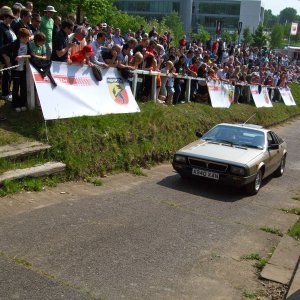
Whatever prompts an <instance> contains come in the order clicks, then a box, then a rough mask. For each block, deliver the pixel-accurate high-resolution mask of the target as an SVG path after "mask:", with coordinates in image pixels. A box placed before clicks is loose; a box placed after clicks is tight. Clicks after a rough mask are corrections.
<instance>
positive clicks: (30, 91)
mask: <svg viewBox="0 0 300 300" xmlns="http://www.w3.org/2000/svg"><path fill="white" fill-rule="evenodd" d="M26 84H27V105H28V109H30V110H33V109H35V92H34V80H33V75H32V72H31V69H30V64H29V61H28V60H27V62H26Z"/></svg>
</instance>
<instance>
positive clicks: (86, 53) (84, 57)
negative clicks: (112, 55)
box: [70, 45, 95, 66]
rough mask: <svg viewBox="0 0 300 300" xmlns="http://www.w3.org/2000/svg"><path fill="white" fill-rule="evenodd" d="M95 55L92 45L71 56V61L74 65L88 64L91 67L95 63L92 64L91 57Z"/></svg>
mask: <svg viewBox="0 0 300 300" xmlns="http://www.w3.org/2000/svg"><path fill="white" fill-rule="evenodd" d="M93 54H95V52H94V51H93V47H92V46H91V45H86V46H84V47H83V48H82V49H81V50H79V51H78V52H75V53H73V54H72V55H71V56H70V60H71V61H72V63H81V64H83V63H87V64H88V65H89V66H92V65H93V63H92V62H90V57H91V56H92V55H93Z"/></svg>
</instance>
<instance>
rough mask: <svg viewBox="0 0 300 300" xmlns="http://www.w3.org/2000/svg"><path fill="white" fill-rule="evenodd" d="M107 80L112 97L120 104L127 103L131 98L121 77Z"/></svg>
mask: <svg viewBox="0 0 300 300" xmlns="http://www.w3.org/2000/svg"><path fill="white" fill-rule="evenodd" d="M106 82H107V84H108V88H109V93H110V95H111V97H112V99H113V100H114V101H115V102H116V103H118V104H121V105H127V104H128V102H129V98H128V94H127V91H126V89H125V85H124V82H123V80H122V79H121V78H107V80H106Z"/></svg>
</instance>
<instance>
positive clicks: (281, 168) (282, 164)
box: [274, 155, 286, 177]
mask: <svg viewBox="0 0 300 300" xmlns="http://www.w3.org/2000/svg"><path fill="white" fill-rule="evenodd" d="M285 161H286V155H284V156H283V157H282V158H281V161H280V165H279V167H278V168H277V169H276V171H275V172H274V175H275V176H276V177H280V176H282V175H283V173H284V170H285Z"/></svg>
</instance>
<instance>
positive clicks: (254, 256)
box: [241, 253, 268, 272]
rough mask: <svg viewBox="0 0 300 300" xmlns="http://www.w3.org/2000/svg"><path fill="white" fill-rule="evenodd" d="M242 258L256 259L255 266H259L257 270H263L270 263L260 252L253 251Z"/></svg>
mask: <svg viewBox="0 0 300 300" xmlns="http://www.w3.org/2000/svg"><path fill="white" fill-rule="evenodd" d="M241 259H242V260H255V261H256V262H255V267H256V268H257V271H259V272H261V271H262V270H263V268H264V267H265V266H266V264H267V263H268V260H267V259H266V258H264V257H261V256H260V255H259V254H258V253H251V254H247V255H243V256H241Z"/></svg>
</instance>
